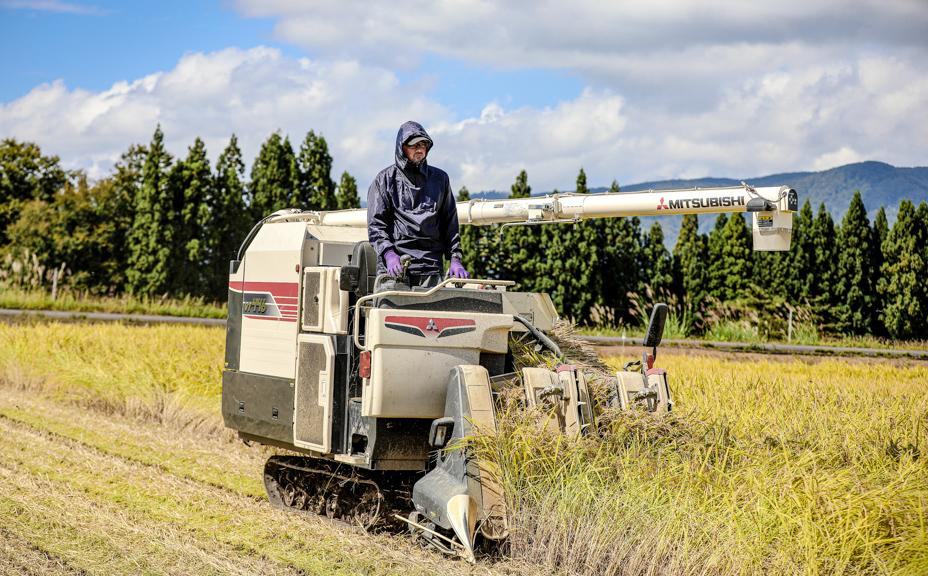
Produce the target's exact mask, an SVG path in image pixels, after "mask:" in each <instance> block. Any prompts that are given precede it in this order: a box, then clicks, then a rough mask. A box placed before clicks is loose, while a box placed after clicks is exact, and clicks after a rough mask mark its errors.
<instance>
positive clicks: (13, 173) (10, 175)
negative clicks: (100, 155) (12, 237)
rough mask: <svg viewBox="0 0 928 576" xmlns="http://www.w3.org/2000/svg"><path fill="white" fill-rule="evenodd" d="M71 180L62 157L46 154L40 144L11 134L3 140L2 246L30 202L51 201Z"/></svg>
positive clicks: (0, 188) (0, 181) (0, 180)
mask: <svg viewBox="0 0 928 576" xmlns="http://www.w3.org/2000/svg"><path fill="white" fill-rule="evenodd" d="M67 180H68V176H67V174H66V173H65V171H64V170H63V169H62V168H61V166H59V160H58V157H57V156H43V155H42V152H41V150H40V149H39V147H38V146H37V145H36V144H33V143H31V142H17V141H16V140H13V139H11V138H5V139H4V140H3V141H2V142H0V246H2V245H3V244H5V243H6V241H7V237H6V229H7V227H8V226H9V225H10V224H12V223H13V222H15V221H16V219H17V218H19V213H20V211H21V210H22V209H23V207H24V206H25V205H26V204H27V203H29V202H30V201H32V200H41V201H43V202H51V201H52V199H53V198H54V197H55V193H56V192H57V191H58V190H60V189H61V187H62V186H64V184H65V182H66V181H67Z"/></svg>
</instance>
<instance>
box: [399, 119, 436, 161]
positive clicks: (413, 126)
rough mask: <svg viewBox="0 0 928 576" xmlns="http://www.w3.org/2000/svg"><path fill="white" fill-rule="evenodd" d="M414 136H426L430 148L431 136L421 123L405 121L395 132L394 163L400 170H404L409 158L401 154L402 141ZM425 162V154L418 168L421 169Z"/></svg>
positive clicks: (429, 148)
mask: <svg viewBox="0 0 928 576" xmlns="http://www.w3.org/2000/svg"><path fill="white" fill-rule="evenodd" d="M414 136H425V137H426V138H428V140H429V144H428V150H431V149H432V145H433V143H432V137H431V136H429V135H428V132H426V131H425V128H423V127H422V124H419V123H418V122H413V121H412V120H410V121H409V122H405V123H404V124H403V125H402V126H400V129H399V131H398V132H397V133H396V165H397V166H398V167H399V169H400V170H405V169H406V165H407V164H408V163H409V160H407V159H406V155H405V154H403V142H406V141H407V140H409V139H410V138H412V137H414ZM427 162H428V156H426V159H425V160H424V161H423V162H422V166H420V167H419V169H420V170H421V169H423V168H424V167H425V164H426V163H427Z"/></svg>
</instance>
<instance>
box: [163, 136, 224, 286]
mask: <svg viewBox="0 0 928 576" xmlns="http://www.w3.org/2000/svg"><path fill="white" fill-rule="evenodd" d="M171 175H172V178H171V186H172V188H173V189H174V206H175V210H176V213H177V215H178V220H177V225H176V233H175V234H176V235H175V240H174V250H175V255H174V257H173V258H172V267H173V273H172V276H173V281H172V286H173V290H172V292H173V293H174V294H178V295H186V294H200V293H203V292H205V291H206V287H207V286H208V284H209V282H210V277H209V267H208V266H207V267H204V266H203V264H204V263H208V262H209V248H210V237H209V230H208V226H209V224H210V204H211V203H212V202H213V196H214V195H215V190H214V188H213V184H214V181H213V176H212V173H211V172H210V166H209V159H208V158H207V157H206V145H205V144H203V141H202V140H200V139H199V138H197V139H196V140H194V143H193V146H191V147H190V148H189V150H188V152H187V158H185V159H184V160H182V161H180V162H178V163H177V164H175V165H174V169H173V170H172V172H171Z"/></svg>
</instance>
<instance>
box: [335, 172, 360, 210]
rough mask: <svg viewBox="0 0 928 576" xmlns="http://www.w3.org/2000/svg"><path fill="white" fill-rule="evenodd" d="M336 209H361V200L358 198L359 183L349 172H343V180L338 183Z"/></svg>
mask: <svg viewBox="0 0 928 576" xmlns="http://www.w3.org/2000/svg"><path fill="white" fill-rule="evenodd" d="M335 204H336V206H335V207H336V208H338V209H339V210H350V209H352V208H360V207H361V198H360V197H359V196H358V181H357V180H355V179H354V176H352V175H351V174H349V173H348V172H342V179H341V181H339V183H338V192H336V194H335Z"/></svg>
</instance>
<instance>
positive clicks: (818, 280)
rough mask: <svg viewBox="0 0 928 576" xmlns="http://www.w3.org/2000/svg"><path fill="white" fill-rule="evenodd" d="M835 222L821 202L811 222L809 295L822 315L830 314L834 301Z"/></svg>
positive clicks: (835, 280)
mask: <svg viewBox="0 0 928 576" xmlns="http://www.w3.org/2000/svg"><path fill="white" fill-rule="evenodd" d="M835 239H836V235H835V224H834V220H832V219H831V214H829V213H828V210H826V209H825V204H824V203H822V204H820V205H819V207H818V214H816V216H815V221H814V222H813V223H812V246H813V247H814V248H813V249H814V257H813V259H812V262H813V265H814V268H813V273H812V274H811V275H810V279H811V281H810V283H809V296H810V297H811V298H812V299H813V300H814V301H816V302H817V304H818V306H819V310H820V311H821V312H822V314H824V315H826V316H827V315H831V314H832V313H833V307H834V306H835V304H837V302H836V297H835V294H836V284H837V278H835V259H836V256H837V251H836V247H835Z"/></svg>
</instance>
